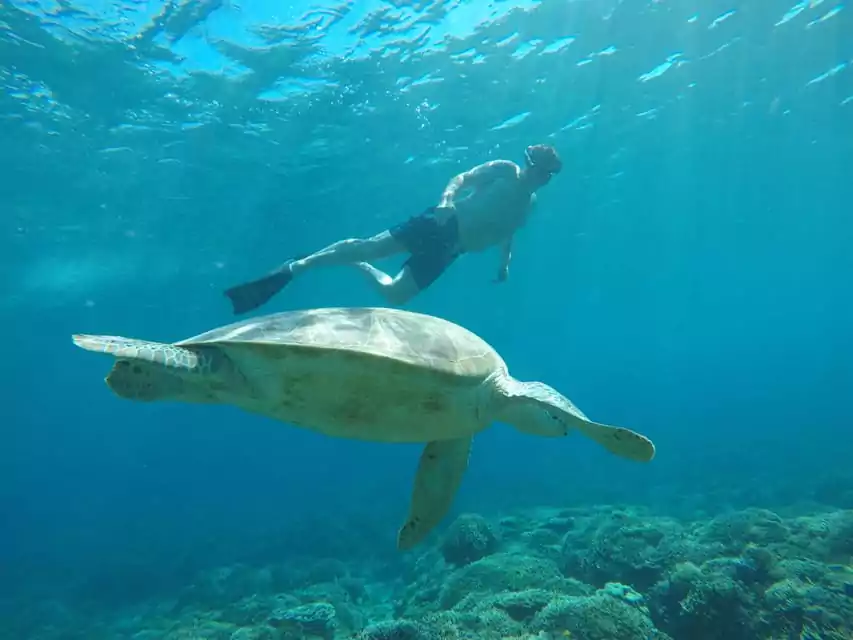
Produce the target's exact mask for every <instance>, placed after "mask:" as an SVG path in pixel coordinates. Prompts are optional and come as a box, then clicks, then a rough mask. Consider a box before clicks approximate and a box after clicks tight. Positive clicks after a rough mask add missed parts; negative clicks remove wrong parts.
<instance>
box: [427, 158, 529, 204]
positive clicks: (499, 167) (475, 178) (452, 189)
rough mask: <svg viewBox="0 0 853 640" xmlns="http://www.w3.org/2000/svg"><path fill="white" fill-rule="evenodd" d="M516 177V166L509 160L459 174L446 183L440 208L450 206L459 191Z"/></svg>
mask: <svg viewBox="0 0 853 640" xmlns="http://www.w3.org/2000/svg"><path fill="white" fill-rule="evenodd" d="M517 175H518V165H516V164H515V163H514V162H510V161H509V160H492V161H491V162H485V163H483V164H481V165H477V166H476V167H474V168H473V169H471V170H469V171H465V172H464V173H460V174H459V175H458V176H455V177H454V178H452V179H451V180H450V182H448V183H447V186H446V187H445V188H444V193H442V194H441V205H440V206H452V205H453V200H454V198H455V197H456V194H457V193H458V192H459V190H460V189H463V188H466V187H468V188H472V187H473V188H476V187H482V186H484V185H486V184H488V183H490V182H493V181H495V180H500V179H502V178H514V177H515V176H517Z"/></svg>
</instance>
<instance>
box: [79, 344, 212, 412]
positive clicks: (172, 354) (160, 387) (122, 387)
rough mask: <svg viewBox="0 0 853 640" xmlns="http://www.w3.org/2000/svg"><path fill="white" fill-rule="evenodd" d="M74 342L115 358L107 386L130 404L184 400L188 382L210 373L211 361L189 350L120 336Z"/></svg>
mask: <svg viewBox="0 0 853 640" xmlns="http://www.w3.org/2000/svg"><path fill="white" fill-rule="evenodd" d="M72 339H73V340H74V344H76V345H77V346H78V347H80V348H82V349H86V350H87V351H95V352H97V353H105V354H108V355H111V356H114V357H115V358H116V363H115V365H113V368H112V370H111V371H110V372H109V374H107V377H106V383H107V386H108V387H109V388H110V389H111V390H112V391H113V393H115V394H116V395H117V396H119V397H120V398H125V399H128V400H139V401H143V402H148V401H152V400H168V399H175V400H182V399H185V398H184V396H185V395H186V394H187V392H188V389H187V388H186V387H187V385H186V382H187V378H188V377H189V376H193V374H198V373H203V372H206V371H210V369H211V362H212V359H211V358H210V357H207V356H206V355H205V354H204V353H202V352H201V351H197V350H194V349H189V348H186V347H179V346H176V345H172V344H163V343H160V342H149V341H146V340H134V339H131V338H121V337H117V336H90V335H75V336H73V337H72Z"/></svg>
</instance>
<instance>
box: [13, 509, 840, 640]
mask: <svg viewBox="0 0 853 640" xmlns="http://www.w3.org/2000/svg"><path fill="white" fill-rule="evenodd" d="M283 561H284V560H279V562H283ZM851 561H853V512H851V511H846V510H842V511H837V510H836V511H830V510H815V511H812V512H811V513H803V512H800V513H776V512H773V511H769V510H766V509H757V508H749V509H745V510H741V511H732V512H729V513H721V514H717V515H716V516H715V517H712V518H707V517H706V518H703V519H697V520H687V519H677V518H673V517H669V516H666V515H660V514H656V513H654V512H652V511H650V510H648V509H639V508H630V507H624V506H622V507H616V506H600V507H591V508H572V509H538V510H530V511H524V512H518V513H514V514H512V515H505V516H503V517H499V518H494V519H489V518H486V517H485V516H483V515H480V514H471V513H468V514H463V515H460V516H459V517H458V518H456V519H455V520H454V521H452V522H451V523H449V525H448V527H447V528H446V529H445V531H444V533H443V534H440V535H437V536H435V539H434V540H433V541H432V542H431V543H428V544H426V545H424V546H423V547H421V548H419V549H417V550H416V551H413V552H411V553H409V554H405V555H404V556H401V557H400V558H399V560H398V564H397V565H396V569H394V570H392V569H390V568H389V566H387V563H382V562H376V563H375V564H374V565H371V563H370V562H364V561H362V562H360V563H359V564H355V563H353V562H351V561H347V560H346V559H343V558H338V559H335V558H317V559H315V558H303V559H302V560H301V561H299V562H295V561H293V562H289V563H288V564H287V565H284V564H275V563H270V564H269V565H266V566H263V565H257V566H249V565H247V564H242V565H234V566H230V567H220V568H214V569H211V570H208V571H204V572H202V573H200V574H199V575H198V576H197V577H196V579H195V581H194V584H192V585H188V586H186V587H185V588H183V589H182V590H181V591H180V592H177V593H172V594H166V593H164V594H163V596H162V598H159V599H157V600H148V601H142V602H138V603H135V604H134V605H132V606H129V607H126V608H123V609H119V608H116V607H115V606H114V605H113V604H111V605H110V606H109V607H105V608H104V609H103V610H102V611H99V612H97V613H93V611H92V610H75V609H74V608H73V607H72V606H70V605H66V604H63V603H61V602H59V601H44V602H39V603H38V604H34V603H29V606H19V607H17V608H15V607H12V606H6V607H5V608H4V612H5V613H4V631H3V632H0V637H2V638H6V637H8V638H13V637H14V638H16V639H17V638H33V639H34V640H59V639H60V638H78V637H79V638H87V640H100V639H102V638H103V639H104V640H106V639H110V640H125V639H127V640H154V639H155V638H156V639H158V640H160V639H162V640H184V639H185V640H189V639H191V638H192V639H193V640H198V639H201V638H205V639H211V640H344V639H357V640H468V639H472V640H473V639H475V638H476V639H482V640H490V639H495V640H551V639H556V638H561V639H566V638H570V639H571V640H650V639H659V640H723V639H725V640H752V639H761V640H784V639H789V638H798V639H815V640H817V639H821V640H841V639H843V638H845V639H846V638H850V637H851V634H853V568H851V566H850V563H851ZM7 604H8V603H7ZM90 606H94V605H90ZM3 634H5V635H3Z"/></svg>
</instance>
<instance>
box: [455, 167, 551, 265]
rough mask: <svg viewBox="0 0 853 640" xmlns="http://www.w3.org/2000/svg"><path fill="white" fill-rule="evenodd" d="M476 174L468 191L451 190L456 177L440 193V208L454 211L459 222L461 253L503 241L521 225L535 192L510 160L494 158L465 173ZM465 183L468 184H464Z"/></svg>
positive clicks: (508, 238)
mask: <svg viewBox="0 0 853 640" xmlns="http://www.w3.org/2000/svg"><path fill="white" fill-rule="evenodd" d="M474 173H477V174H479V182H478V180H477V179H471V178H469V179H468V182H471V183H473V184H471V186H470V187H469V189H470V191H469V192H468V193H462V194H459V193H458V191H455V190H454V184H455V183H454V181H456V180H458V179H459V178H460V176H461V177H462V181H463V183H464V181H465V178H464V176H465V174H460V176H457V177H455V178H454V179H453V180H451V181H450V183H449V184H448V187H447V189H445V193H444V194H443V195H442V200H441V204H439V211H441V213H442V215H444V216H447V215H455V216H456V218H457V220H458V224H459V248H460V250H461V251H462V252H463V253H469V252H478V251H483V250H484V249H488V248H490V247H493V246H497V245H503V244H504V243H505V242H507V241H508V240H510V239H511V238H512V236H513V235H514V234H515V232H516V231H517V230H518V229H520V228H521V227H523V226H524V224H525V222H527V217H528V215H529V213H530V211H531V207H532V205H533V202H534V200H535V197H536V196H535V193H534V191H533V189H532V188H531V185H530V184H528V183H527V182H526V181H525V180H524V179H523V173H522V169H521V167H519V166H518V165H517V164H515V163H514V162H510V161H509V160H495V161H493V162H487V163H485V164H482V165H480V166H478V167H474V169H472V170H471V171H470V172H468V174H469V175H470V174H474ZM466 187H467V185H466Z"/></svg>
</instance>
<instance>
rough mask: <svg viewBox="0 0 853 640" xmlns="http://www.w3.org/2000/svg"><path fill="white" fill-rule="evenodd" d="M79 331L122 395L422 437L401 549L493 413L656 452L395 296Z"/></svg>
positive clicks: (627, 450)
mask: <svg viewBox="0 0 853 640" xmlns="http://www.w3.org/2000/svg"><path fill="white" fill-rule="evenodd" d="M73 339H74V343H75V344H76V345H77V346H79V347H82V348H83V349H87V350H89V351H97V352H101V353H107V354H109V355H112V356H114V357H115V358H116V362H115V364H114V366H113V368H112V370H111V371H110V372H109V374H108V375H107V377H106V383H107V385H108V386H109V387H110V389H112V391H113V392H114V393H115V394H116V395H118V396H120V397H122V398H128V399H131V400H140V401H151V400H172V401H183V402H201V403H218V404H231V405H236V406H238V407H241V408H242V409H245V410H247V411H251V412H253V413H258V414H261V415H265V416H268V417H270V418H273V419H275V420H280V421H282V422H285V423H288V424H291V425H296V426H299V427H304V428H306V429H312V430H315V431H319V432H321V433H324V434H327V435H331V436H338V437H343V438H355V439H360V440H372V441H381V442H424V443H426V446H425V447H424V449H423V452H422V454H421V457H420V462H419V464H418V470H417V474H416V476H415V483H414V489H413V493H412V499H411V505H410V509H409V515H408V518H407V520H406V522H405V524H404V525H403V526H402V528H401V529H400V530H399V532H398V537H397V546H398V548H400V549H408V548H411V547H412V546H414V545H416V544H417V543H419V542H420V541H421V540H423V539H424V537H426V535H427V534H428V533H429V531H430V530H431V529H433V528H434V527H435V526H436V525H437V524H438V523H439V521H441V520H442V518H443V517H444V515H445V514H446V513H447V511H448V509H449V508H450V505H451V503H452V501H453V497H454V495H455V493H456V490H457V489H458V488H459V485H460V483H461V481H462V476H463V474H464V472H465V469H466V467H467V466H468V455H469V452H470V450H471V440H472V437H473V436H474V435H475V434H476V433H478V432H480V431H482V430H484V429H486V428H487V427H488V426H489V425H490V424H491V423H492V422H494V421H496V420H499V421H502V422H506V423H508V424H510V425H512V426H514V427H515V428H517V429H518V430H520V431H522V432H525V433H531V434H535V435H539V436H550V437H558V436H565V435H567V434H568V433H569V432H570V431H572V430H573V429H578V430H579V431H580V432H581V433H583V434H584V435H586V436H588V437H589V438H592V439H593V440H595V441H596V442H597V443H599V444H600V445H602V446H603V447H604V448H606V449H607V450H608V451H611V452H612V453H615V454H616V455H618V456H622V457H624V458H628V459H631V460H637V461H641V462H648V461H650V460H651V459H652V458H653V457H654V455H655V448H654V445H653V444H652V442H651V441H650V440H648V439H647V438H645V437H644V436H642V435H640V434H638V433H635V432H633V431H630V430H628V429H624V428H621V427H611V426H607V425H603V424H598V423H596V422H592V421H590V420H589V419H588V418H587V417H586V416H585V415H584V414H583V413H582V412H581V411H580V410H579V409H578V408H577V407H575V405H574V404H572V402H571V401H569V400H568V399H567V398H565V397H564V396H563V395H561V394H560V393H558V392H557V391H555V390H554V389H552V388H551V387H549V386H548V385H546V384H543V383H541V382H520V381H518V380H515V379H514V378H512V377H511V376H510V375H509V372H508V371H507V366H506V364H505V363H504V361H503V359H502V358H501V357H500V355H498V353H497V352H496V351H495V350H494V349H493V348H492V347H491V346H490V345H489V344H488V343H486V342H485V341H484V340H483V339H482V338H480V337H479V336H477V335H476V334H474V333H472V332H471V331H469V330H467V329H465V328H463V327H461V326H459V325H457V324H454V323H452V322H449V321H447V320H443V319H441V318H437V317H434V316H430V315H423V314H419V313H413V312H410V311H403V310H400V309H387V308H321V309H307V310H300V311H289V312H284V313H276V314H272V315H267V316H261V317H256V318H251V319H247V320H243V321H241V322H236V323H234V324H230V325H228V326H225V327H221V328H218V329H213V330H212V331H208V332H207V333H202V334H201V335H198V336H196V337H194V338H190V339H188V340H182V341H181V342H176V343H174V344H162V343H158V342H148V341H144V340H134V339H130V338H121V337H115V336H94V335H75V336H74V337H73Z"/></svg>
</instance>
